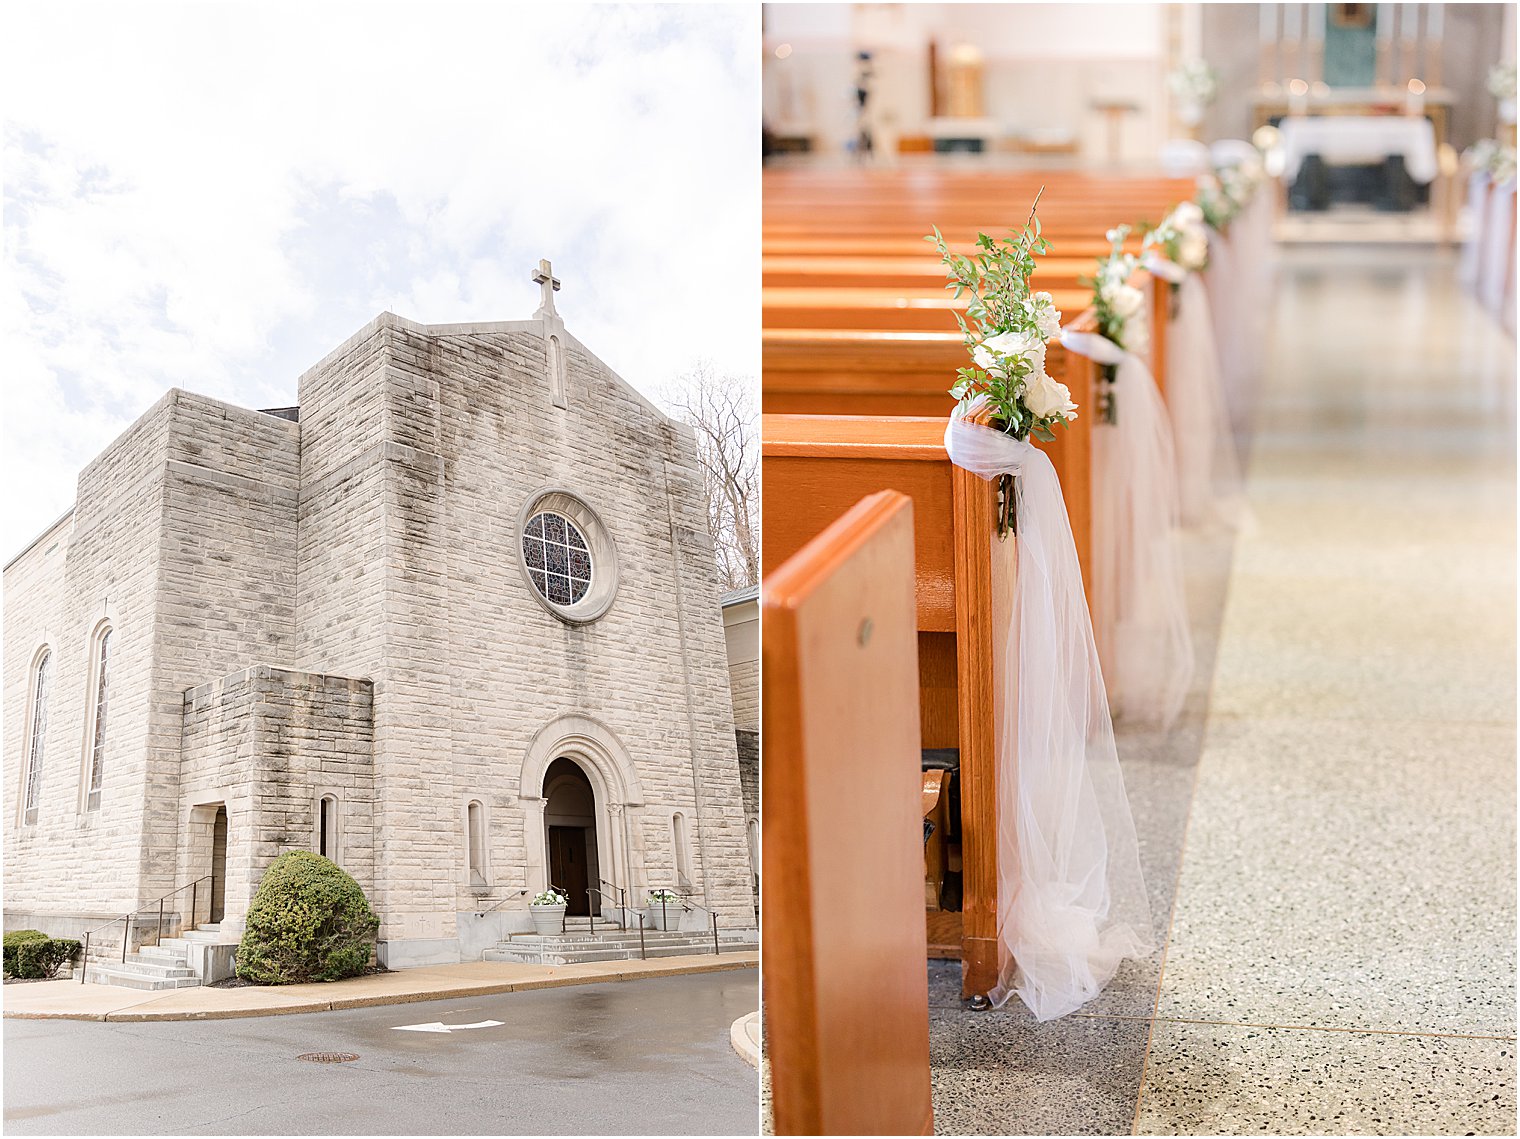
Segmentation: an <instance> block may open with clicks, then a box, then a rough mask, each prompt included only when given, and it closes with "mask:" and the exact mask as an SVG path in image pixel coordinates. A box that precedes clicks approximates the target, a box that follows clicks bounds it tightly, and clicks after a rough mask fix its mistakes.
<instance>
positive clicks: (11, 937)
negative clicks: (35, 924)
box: [4, 929, 48, 977]
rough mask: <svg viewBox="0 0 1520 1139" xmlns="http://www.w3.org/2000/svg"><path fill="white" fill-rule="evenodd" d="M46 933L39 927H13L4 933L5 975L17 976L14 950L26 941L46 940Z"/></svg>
mask: <svg viewBox="0 0 1520 1139" xmlns="http://www.w3.org/2000/svg"><path fill="white" fill-rule="evenodd" d="M47 939H48V935H47V934H45V933H43V932H42V931H41V930H40V929H15V930H12V931H11V932H10V933H8V934H6V935H5V938H4V944H5V951H4V952H5V975H6V976H7V977H19V976H20V975H21V974H20V973H18V972H16V969H17V962H16V951H17V949H19V948H20V947H21V946H22V945H23V944H25V943H26V942H28V941H46V940H47Z"/></svg>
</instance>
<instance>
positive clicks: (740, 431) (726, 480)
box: [665, 361, 760, 591]
mask: <svg viewBox="0 0 1520 1139" xmlns="http://www.w3.org/2000/svg"><path fill="white" fill-rule="evenodd" d="M755 387H756V385H755V382H754V381H753V380H752V379H747V378H745V377H743V376H734V375H729V374H727V373H719V372H717V371H716V370H714V368H713V367H712V365H711V364H709V363H707V362H706V361H700V362H698V363H697V365H696V366H695V367H694V368H693V369H692V370H691V371H690V372H688V373H686V374H685V375H684V376H682V377H681V378H680V380H679V382H678V385H677V387H676V389H675V390H674V391H672V392H671V393H670V394H669V395H668V396H667V397H666V399H665V403H666V404H667V405H668V406H669V407H670V408H671V410H672V411H673V413H674V414H675V415H676V416H677V417H678V418H679V419H681V420H683V421H684V422H686V423H688V424H690V425H691V427H692V428H694V429H695V431H696V435H697V459H698V461H699V462H700V463H701V466H702V489H703V491H704V492H705V493H706V496H707V527H708V530H709V532H710V533H711V534H712V543H713V553H714V555H715V557H716V559H717V563H718V577H719V580H720V581H721V582H722V585H723V589H724V590H725V591H727V590H733V589H742V588H744V587H745V586H748V585H754V584H755V583H756V582H758V581H759V580H760V444H759V439H758V438H757V432H756V428H757V426H758V423H757V416H756V408H755Z"/></svg>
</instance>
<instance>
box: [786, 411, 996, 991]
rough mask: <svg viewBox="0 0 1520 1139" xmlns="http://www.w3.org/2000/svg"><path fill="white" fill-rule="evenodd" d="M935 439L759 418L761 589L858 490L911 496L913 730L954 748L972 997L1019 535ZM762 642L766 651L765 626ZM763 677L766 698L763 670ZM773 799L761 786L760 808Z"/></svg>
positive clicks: (852, 420)
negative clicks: (1000, 532) (1000, 522)
mask: <svg viewBox="0 0 1520 1139" xmlns="http://www.w3.org/2000/svg"><path fill="white" fill-rule="evenodd" d="M944 433H945V420H944V419H943V418H890V417H889V418H880V419H874V418H867V417H861V416H795V415H764V416H762V417H761V439H762V457H763V461H764V471H765V486H764V492H765V495H766V499H767V501H768V502H770V503H771V504H772V506H771V508H770V509H769V510H768V511H767V514H766V525H765V530H764V535H763V549H762V562H763V566H762V568H763V572H764V574H765V580H766V581H767V583H768V584H767V588H768V589H769V588H770V586H769V583H770V582H771V581H772V580H773V579H772V578H771V574H772V572H773V571H774V569H775V568H776V567H779V566H781V564H782V563H783V562H785V561H786V560H787V559H788V558H790V557H791V556H792V555H793V554H794V553H795V552H796V551H797V550H799V549H801V548H802V547H803V546H804V545H805V544H806V543H807V542H808V541H809V540H810V539H811V538H812V537H813V536H814V535H816V534H818V533H820V532H822V531H823V530H824V529H825V528H826V527H827V526H828V524H829V523H830V522H831V521H832V520H833V519H834V518H836V517H838V516H839V514H840V513H841V512H842V511H843V510H845V509H847V508H848V507H849V506H850V504H851V503H853V502H855V501H856V500H857V499H858V498H859V497H860V496H861V495H863V494H869V493H874V492H876V491H880V490H885V489H891V490H896V491H899V492H901V493H903V494H905V495H907V496H909V497H910V498H911V499H912V500H913V512H914V519H915V523H916V525H915V533H914V558H915V569H914V581H915V595H916V599H917V627H918V631H919V636H918V653H917V660H918V675H919V692H918V696H919V702H918V707H919V722H920V728H921V732H920V735H921V738H922V746H923V747H926V748H958V749H959V751H960V774H959V779H960V788H961V791H960V801H961V819H960V828H961V862H962V873H963V888H962V909H961V915H960V918H961V930H960V954H961V959H962V991H963V993H964V995H966V996H968V997H970V996H974V995H978V994H985V993H987V992H988V991H989V990H990V989H991V988H992V987H993V985H994V984H996V982H997V974H998V942H997V755H996V725H997V723H998V718H999V716H1000V714H1001V710H1000V696H999V694H1000V693H1002V692H1003V691H1004V688H1003V684H1002V682H1001V681H1002V670H1003V667H1004V658H1005V649H1006V647H1007V635H1008V629H1009V619H1010V616H1011V606H1012V593H1013V581H1014V573H1015V569H1016V562H1015V556H1014V555H1015V549H1016V545H1017V539H1016V538H1013V537H1010V538H1008V539H1006V540H1001V541H1000V540H999V538H998V536H997V527H996V522H995V504H996V499H997V492H996V488H995V486H994V485H993V484H992V483H989V482H986V481H984V480H982V479H980V478H978V477H977V476H975V475H973V474H971V473H969V472H967V471H965V470H962V469H961V468H959V467H956V466H955V465H953V464H952V463H951V462H950V460H949V457H948V456H947V455H946V453H945V448H944ZM766 637H767V642H766V646H767V647H766V652H767V653H769V651H770V641H769V637H770V631H769V626H767V628H766ZM844 676H845V674H844V673H841V676H840V679H841V683H842V681H843V679H844ZM766 684H767V701H769V699H770V694H771V689H770V687H769V685H770V680H769V676H768V675H767V679H766ZM844 687H858V686H850V685H844ZM872 702H873V706H874V707H876V708H877V709H880V710H883V711H885V710H886V709H887V708H888V706H889V704H890V703H891V701H889V700H888V699H887V698H885V697H883V696H881V695H880V694H879V693H873V694H872ZM767 732H769V728H767ZM773 744H774V745H776V746H780V745H779V737H771V736H769V735H768V736H767V744H766V749H767V751H766V754H767V760H766V762H767V763H769V762H770V760H769V756H770V754H771V749H772V746H773ZM767 778H768V776H767ZM767 787H769V784H767ZM777 801H778V800H774V799H772V798H770V793H769V790H767V798H766V802H767V803H768V804H769V803H773V802H777ZM769 815H770V811H769V809H768V811H767V818H769ZM767 825H768V824H767ZM767 839H769V833H767ZM769 849H771V848H770V846H769V842H768V843H767V850H769ZM920 858H921V854H920ZM918 873H919V876H920V879H921V877H922V862H921V861H920V863H919V869H918ZM767 874H769V870H768V869H767ZM768 881H770V879H769V878H768ZM919 908H920V912H921V911H922V900H921V895H920V902H919ZM880 924H881V923H878V927H879V926H880ZM766 945H767V950H768V951H771V953H772V956H771V957H770V958H768V960H774V959H776V958H779V957H782V956H784V954H783V953H782V952H781V951H778V950H776V948H775V945H774V944H773V943H772V942H771V941H770V940H769V935H768V934H767V942H766ZM770 977H771V974H770V973H769V972H768V973H767V986H769V983H770Z"/></svg>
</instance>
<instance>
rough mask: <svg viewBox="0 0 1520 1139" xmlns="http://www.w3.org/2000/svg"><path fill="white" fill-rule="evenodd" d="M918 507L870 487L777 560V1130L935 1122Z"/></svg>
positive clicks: (771, 883)
mask: <svg viewBox="0 0 1520 1139" xmlns="http://www.w3.org/2000/svg"><path fill="white" fill-rule="evenodd" d="M913 529H914V527H913V504H912V500H911V499H909V498H908V497H907V496H906V495H903V494H898V493H896V492H893V491H881V492H878V493H875V494H872V495H869V496H867V497H866V498H864V499H862V500H861V501H860V502H859V503H857V504H856V505H855V506H853V507H852V508H851V509H849V510H848V511H846V512H845V514H844V515H843V517H840V518H839V519H837V520H836V521H834V522H833V523H832V524H830V525H829V526H827V527H826V528H825V529H824V530H823V531H822V532H821V533H820V534H818V535H816V536H815V537H814V538H813V539H812V540H811V541H809V542H808V543H806V544H805V545H804V546H803V547H802V548H801V549H800V550H798V551H797V552H796V553H795V554H794V555H793V556H792V557H790V558H789V559H787V560H786V562H785V563H784V564H781V565H778V566H777V567H776V568H775V569H774V570H773V571H770V572H768V573H767V574H766V577H765V584H764V587H763V592H762V600H761V611H762V618H761V619H762V625H763V631H764V641H763V649H762V659H763V669H764V685H765V687H764V691H765V706H764V711H763V721H764V724H763V726H764V735H763V740H764V744H763V746H764V749H765V762H764V764H763V766H762V769H761V771H762V774H761V779H762V782H763V788H764V796H765V803H766V810H765V816H764V822H763V826H764V830H765V842H764V859H765V867H764V877H763V879H762V881H763V885H762V889H763V890H764V893H765V908H764V937H765V945H766V952H767V959H766V974H765V1003H766V1034H767V1041H768V1052H769V1055H770V1061H771V1074H772V1085H773V1090H774V1103H775V1124H776V1133H777V1134H778V1135H850V1134H865V1135H872V1134H888V1135H890V1134H923V1135H929V1134H932V1133H933V1130H934V1118H933V1105H932V1099H931V1094H930V1085H929V1014H928V1003H929V994H928V976H927V973H926V971H925V968H924V958H925V954H926V952H927V946H926V941H925V931H924V927H923V924H922V921H921V919H920V916H919V915H920V914H921V913H922V910H923V878H924V866H923V846H922V841H921V834H922V809H923V808H922V783H921V776H920V771H919V736H918V713H917V664H916V659H915V658H916V632H915V629H914V625H915V620H914V610H915V606H914V597H913V590H914V586H913V548H914V542H913Z"/></svg>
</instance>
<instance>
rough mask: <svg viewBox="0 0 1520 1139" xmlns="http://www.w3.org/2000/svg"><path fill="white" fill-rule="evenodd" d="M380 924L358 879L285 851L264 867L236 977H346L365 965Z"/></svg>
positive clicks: (262, 980) (289, 980)
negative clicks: (266, 867) (356, 880)
mask: <svg viewBox="0 0 1520 1139" xmlns="http://www.w3.org/2000/svg"><path fill="white" fill-rule="evenodd" d="M379 929H380V919H379V918H377V917H376V916H375V911H374V910H372V909H370V905H369V901H368V899H366V898H365V896H364V891H363V890H361V889H360V888H359V883H357V882H355V881H354V880H353V879H352V878H350V877H349V876H348V875H347V874H346V873H344V872H343V870H342V869H341V868H340V867H339V866H338V865H337V864H336V863H334V862H331V861H329V860H328V859H326V858H323V857H322V856H321V855H317V854H312V853H311V852H310V851H306V850H292V851H290V852H289V853H287V854H282V855H280V857H278V858H276V859H275V860H274V862H272V863H271V864H270V866H269V869H268V870H266V871H264V878H263V880H262V881H261V882H260V883H259V889H258V892H257V893H256V894H254V896H253V905H252V906H250V907H249V908H248V928H247V931H246V932H245V933H244V934H243V940H242V941H240V942H239V943H238V950H237V975H238V976H239V977H241V978H242V979H243V980H245V981H253V982H255V983H257V984H261V985H294V984H299V983H301V982H303V981H336V980H339V979H340V978H343V977H353V976H355V975H357V974H359V973H361V972H363V970H364V968H365V966H367V965H368V964H369V962H370V957H371V955H372V954H373V952H374V946H375V934H376V932H378V930H379Z"/></svg>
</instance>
